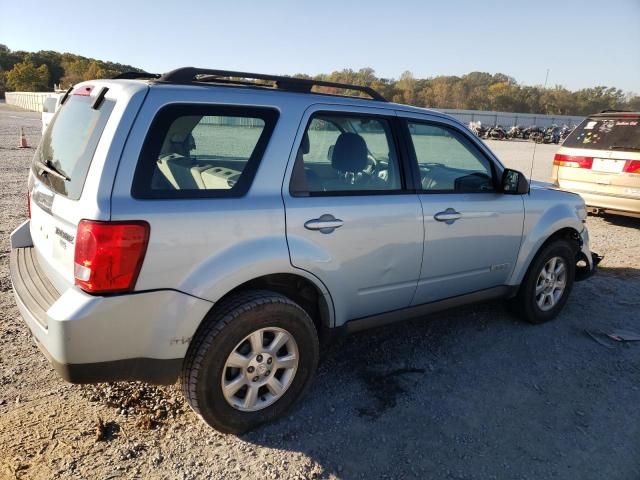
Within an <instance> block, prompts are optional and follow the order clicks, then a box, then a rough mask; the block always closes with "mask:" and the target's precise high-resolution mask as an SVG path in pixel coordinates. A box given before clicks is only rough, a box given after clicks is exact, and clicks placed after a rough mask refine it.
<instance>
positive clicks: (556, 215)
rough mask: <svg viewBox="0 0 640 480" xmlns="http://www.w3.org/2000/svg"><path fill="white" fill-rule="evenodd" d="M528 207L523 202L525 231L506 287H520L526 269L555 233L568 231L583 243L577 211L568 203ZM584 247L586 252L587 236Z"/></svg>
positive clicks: (530, 205)
mask: <svg viewBox="0 0 640 480" xmlns="http://www.w3.org/2000/svg"><path fill="white" fill-rule="evenodd" d="M532 203H533V204H527V202H526V201H525V212H526V213H525V228H524V234H523V238H522V245H521V246H520V252H519V254H518V260H517V261H516V265H515V268H514V270H513V273H512V274H511V278H510V280H509V282H508V283H509V285H519V284H520V283H522V280H523V278H524V276H525V274H526V273H527V269H528V268H529V265H531V262H532V261H533V259H534V257H535V256H536V254H537V253H538V251H539V250H540V247H542V245H543V244H544V242H545V241H546V240H547V239H548V238H549V237H551V235H553V234H554V233H556V232H558V231H559V230H562V229H564V228H571V229H573V230H575V231H576V232H577V233H578V234H580V235H581V236H582V238H583V240H584V238H585V235H584V234H583V231H584V230H585V226H584V224H583V223H582V220H581V219H580V218H579V217H578V213H577V210H576V207H575V206H573V205H571V204H568V203H553V204H552V205H550V206H547V205H545V204H544V203H543V204H536V203H535V202H532ZM586 238H587V244H586V246H585V245H583V251H584V249H585V247H586V249H587V251H588V249H589V245H588V236H586Z"/></svg>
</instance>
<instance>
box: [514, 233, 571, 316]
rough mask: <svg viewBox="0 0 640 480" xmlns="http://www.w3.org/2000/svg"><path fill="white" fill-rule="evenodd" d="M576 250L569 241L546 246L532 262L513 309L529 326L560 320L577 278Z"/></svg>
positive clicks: (560, 240) (559, 241)
mask: <svg viewBox="0 0 640 480" xmlns="http://www.w3.org/2000/svg"><path fill="white" fill-rule="evenodd" d="M575 268H576V266H575V250H574V248H573V245H572V244H571V243H570V242H569V241H568V240H563V239H559V240H555V241H553V242H551V243H549V244H548V245H546V246H545V247H544V248H543V249H542V250H541V251H540V252H539V253H538V255H536V258H535V259H534V260H533V262H531V265H530V266H529V270H527V273H526V275H525V277H524V280H523V281H522V284H521V285H520V289H519V291H518V294H517V295H516V297H515V298H514V299H513V300H512V301H511V309H512V311H513V312H514V313H516V315H518V316H519V317H521V318H523V319H524V320H526V321H528V322H530V323H535V324H539V323H545V322H548V321H550V320H553V319H554V318H555V317H557V316H558V314H559V313H560V311H561V310H562V308H563V307H564V305H565V304H566V303H567V300H568V298H569V294H570V293H571V289H572V288H573V282H574V277H575Z"/></svg>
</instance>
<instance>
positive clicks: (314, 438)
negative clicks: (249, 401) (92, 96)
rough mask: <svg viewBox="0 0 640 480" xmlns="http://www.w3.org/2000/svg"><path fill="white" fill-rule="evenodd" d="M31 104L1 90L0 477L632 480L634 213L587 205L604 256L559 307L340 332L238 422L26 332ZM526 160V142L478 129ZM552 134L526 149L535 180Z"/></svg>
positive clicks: (639, 244) (637, 454)
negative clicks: (92, 374) (548, 317)
mask: <svg viewBox="0 0 640 480" xmlns="http://www.w3.org/2000/svg"><path fill="white" fill-rule="evenodd" d="M19 126H23V127H24V128H25V133H26V134H27V136H28V139H29V141H30V143H31V144H36V143H37V142H38V140H39V136H40V135H39V130H40V122H39V116H38V114H34V113H27V112H22V111H18V110H16V109H12V108H11V107H8V106H6V105H4V104H0V185H1V192H2V195H1V197H0V202H1V203H0V219H1V222H0V257H1V259H0V308H1V312H2V313H1V314H2V319H1V321H0V385H1V386H2V387H1V389H0V478H53V477H55V478H91V479H93V478H104V479H106V478H167V479H170V478H171V479H173V478H278V479H280V478H366V479H370V478H416V477H418V478H434V479H492V478H517V479H527V478H529V479H542V478H544V479H547V478H561V479H581V480H584V479H602V478H607V479H637V478H639V477H640V443H638V438H639V434H640V428H639V427H640V410H639V409H638V408H637V406H638V404H639V402H640V384H639V382H638V379H639V378H640V344H638V343H620V342H613V341H610V342H606V346H605V344H603V343H605V340H603V339H602V338H599V340H600V341H602V342H603V343H598V342H596V341H594V339H593V338H591V337H589V336H588V335H587V334H586V333H585V329H589V330H591V331H596V330H598V331H604V332H607V331H611V330H612V329H616V328H618V329H619V328H625V329H628V330H636V331H639V332H640V325H638V324H639V322H640V308H638V306H639V305H640V293H639V292H640V220H631V219H623V218H616V217H610V218H599V217H590V218H589V220H588V226H589V228H590V230H591V235H592V247H593V249H594V250H595V251H598V252H600V253H604V254H605V255H606V258H605V260H604V262H603V264H602V269H601V272H600V274H599V275H597V276H596V277H593V278H592V279H590V280H589V281H587V282H583V283H581V284H578V285H577V286H576V288H575V290H574V292H573V294H572V298H571V300H570V301H569V303H568V305H567V307H566V308H565V310H564V312H563V314H562V315H561V316H560V318H559V319H558V320H557V321H555V322H552V323H550V324H546V325H542V326H530V325H526V324H523V323H521V322H519V321H517V320H515V319H513V318H512V317H511V316H509V315H508V314H507V312H506V310H505V309H504V307H503V306H502V304H501V303H498V302H494V303H486V304H482V305H478V306H473V307H468V308H464V309H460V310H457V311H455V312H449V313H446V314H442V315H440V316H438V317H436V318H433V319H431V320H430V321H427V322H421V321H414V322H408V323H404V324H399V325H395V326H390V327H385V328H380V329H377V330H374V331H370V332H366V333H363V334H359V335H356V336H352V337H349V338H347V339H344V340H342V341H340V342H339V343H337V344H335V345H332V346H330V347H328V348H327V349H326V351H325V352H324V353H323V358H322V363H321V366H320V368H319V371H318V374H317V377H316V380H315V383H314V385H313V387H312V388H311V390H310V393H309V394H308V396H307V397H306V398H305V399H304V400H303V401H302V402H301V403H300V404H299V406H298V407H297V408H296V409H295V410H294V411H293V412H292V414H291V416H290V417H289V418H286V419H283V420H281V421H279V422H277V423H275V424H272V425H269V426H266V427H263V428H261V429H259V430H258V431H256V432H253V433H251V434H248V435H244V436H242V437H236V436H231V435H222V434H219V433H217V432H215V431H213V430H211V429H209V428H207V427H206V426H204V425H203V424H202V423H201V422H200V421H199V420H198V419H197V418H196V417H195V415H194V414H193V413H192V412H191V411H190V410H189V409H188V408H187V407H186V406H185V405H184V403H183V401H182V399H181V397H180V394H179V391H178V389H177V388H176V387H166V388H156V387H153V386H148V385H143V384H111V385H104V384H103V385H99V386H77V385H69V384H66V383H64V382H63V381H62V380H61V379H59V378H58V377H57V376H56V375H55V374H54V373H53V371H52V370H51V368H50V367H49V366H48V364H47V362H46V361H45V359H44V357H43V356H42V355H41V354H40V353H39V352H38V350H37V349H36V347H35V346H34V345H33V343H32V341H31V339H30V336H29V333H28V331H27V328H26V327H25V325H24V324H23V322H22V320H21V319H20V316H19V314H18V311H17V309H16V306H15V303H14V300H13V296H12V293H11V289H10V281H9V278H8V275H9V273H8V270H9V267H8V263H9V259H8V257H9V246H8V236H9V233H10V232H11V230H12V229H13V228H15V226H16V225H18V224H19V223H20V222H21V221H22V220H23V219H24V217H25V216H26V207H25V197H26V195H25V191H26V174H27V169H28V164H29V161H30V158H31V156H32V155H33V150H19V149H17V148H15V147H16V145H17V140H18V128H19ZM490 145H491V148H493V149H494V150H495V151H496V152H497V153H498V155H499V156H500V157H501V158H502V159H503V160H504V161H505V163H507V164H508V165H510V166H513V167H515V168H519V169H521V170H524V171H527V172H528V169H527V163H528V160H529V159H530V158H531V150H532V149H533V145H532V144H530V143H524V142H490ZM555 149H556V147H555V146H549V145H538V146H537V156H536V157H537V164H536V168H535V169H534V177H536V178H539V179H542V180H546V179H548V174H549V170H550V163H551V158H552V156H553V153H554V152H555Z"/></svg>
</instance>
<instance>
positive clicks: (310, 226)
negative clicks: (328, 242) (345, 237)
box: [304, 213, 344, 233]
mask: <svg viewBox="0 0 640 480" xmlns="http://www.w3.org/2000/svg"><path fill="white" fill-rule="evenodd" d="M343 224H344V222H343V221H342V220H340V219H339V218H335V217H334V216H333V215H331V214H329V213H325V214H324V215H321V216H320V218H312V219H311V220H307V221H306V222H305V223H304V228H306V229H307V230H319V231H320V233H331V232H333V231H334V230H335V229H336V228H340V227H341V226H342V225H343Z"/></svg>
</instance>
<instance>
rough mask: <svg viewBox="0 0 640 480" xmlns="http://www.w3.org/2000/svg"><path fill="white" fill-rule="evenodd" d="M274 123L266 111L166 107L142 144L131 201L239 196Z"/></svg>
mask: <svg viewBox="0 0 640 480" xmlns="http://www.w3.org/2000/svg"><path fill="white" fill-rule="evenodd" d="M275 119H276V113H275V112H273V111H271V110H266V109H265V110H261V109H258V110H255V109H244V108H226V107H220V108H216V107H206V106H204V107H203V106H185V105H182V106H170V107H166V108H165V109H164V110H162V111H161V112H160V113H159V114H158V116H157V117H156V119H155V121H154V124H153V125H152V127H151V129H150V133H149V136H148V137H147V139H146V140H145V146H144V148H143V152H142V155H141V158H140V161H139V164H138V169H137V171H136V177H135V180H134V189H133V190H134V196H136V197H142V198H149V197H152V198H170V197H207V196H238V195H243V194H244V193H246V191H247V190H248V187H249V185H250V184H251V180H252V179H253V175H254V174H255V171H256V169H257V163H258V162H259V161H260V158H261V157H262V154H263V152H264V150H265V148H266V144H267V142H268V139H269V136H270V135H271V131H272V130H273V124H274V123H275Z"/></svg>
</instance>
